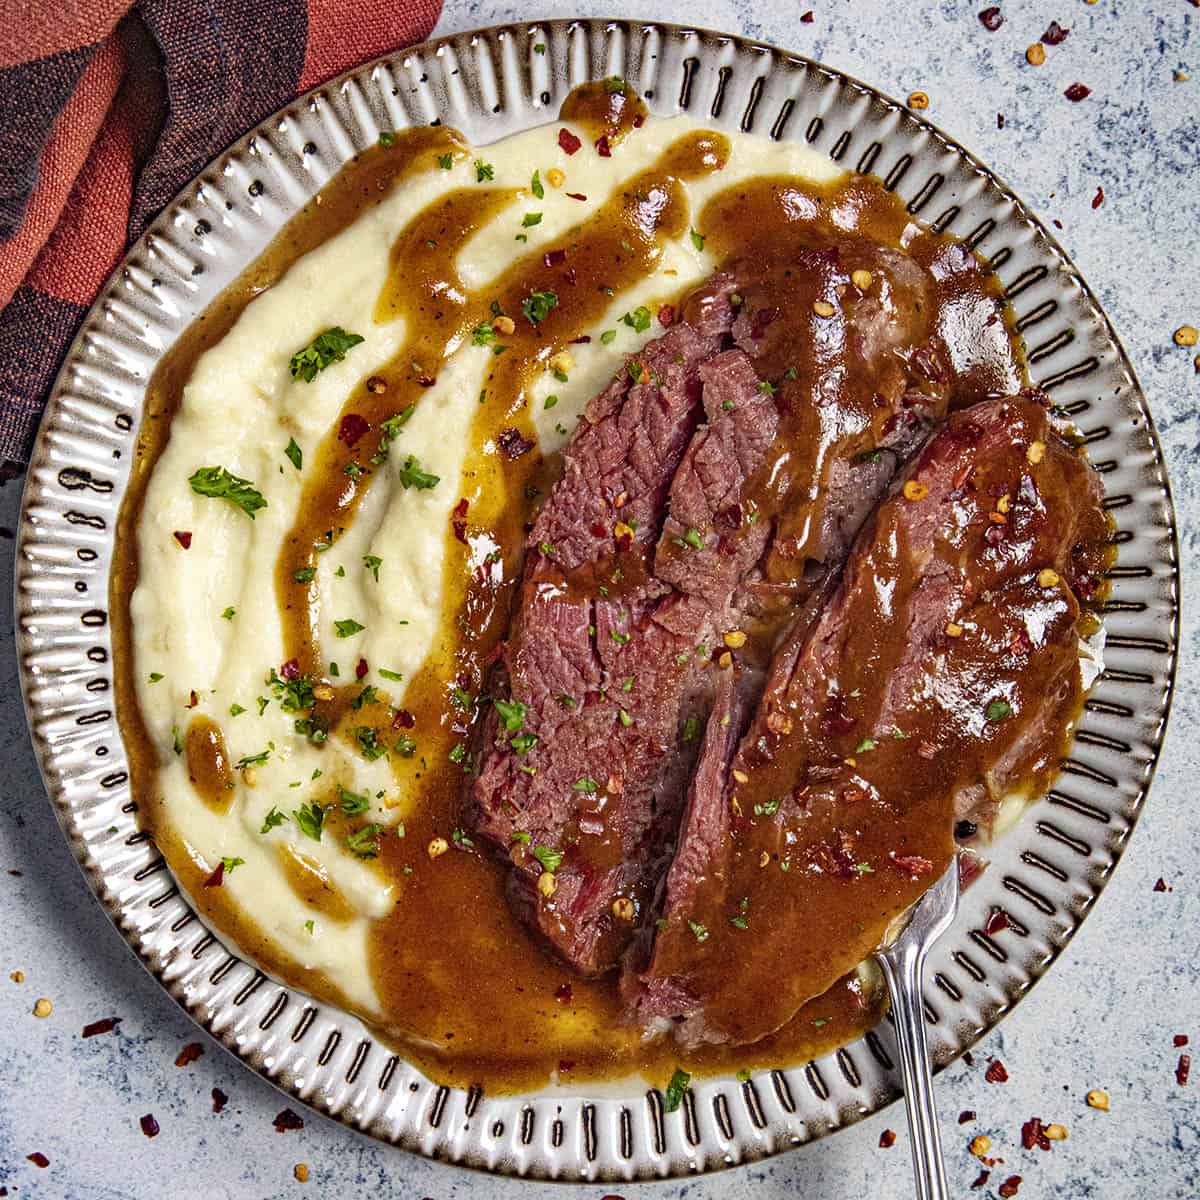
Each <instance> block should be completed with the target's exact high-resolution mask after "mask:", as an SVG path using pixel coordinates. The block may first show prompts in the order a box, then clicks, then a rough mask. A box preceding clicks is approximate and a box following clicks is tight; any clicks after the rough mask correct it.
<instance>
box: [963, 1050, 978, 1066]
mask: <svg viewBox="0 0 1200 1200" xmlns="http://www.w3.org/2000/svg"><path fill="white" fill-rule="evenodd" d="M963 1062H964V1063H966V1065H967V1066H968V1067H973V1066H974V1065H975V1055H973V1054H972V1053H971V1052H970V1050H964V1051H963Z"/></svg>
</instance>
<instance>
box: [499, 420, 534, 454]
mask: <svg viewBox="0 0 1200 1200" xmlns="http://www.w3.org/2000/svg"><path fill="white" fill-rule="evenodd" d="M496 441H497V442H499V443H500V449H501V450H503V451H504V453H505V455H506V457H508V458H509V459H510V460H512V461H513V462H515V461H516V460H517V459H518V458H520V457H521V456H522V455H525V454H528V453H529V451H530V450H532V449H533V443H532V442H531V441H530V440H529V439H528V438H527V437H523V436H522V434H521V431H520V430H519V429H515V428H509V429H502V430H500V435H499V437H497V438H496Z"/></svg>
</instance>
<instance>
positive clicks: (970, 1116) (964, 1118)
mask: <svg viewBox="0 0 1200 1200" xmlns="http://www.w3.org/2000/svg"><path fill="white" fill-rule="evenodd" d="M975 1115H976V1114H975V1110H974V1109H973V1108H964V1109H963V1110H962V1112H960V1113H959V1114H958V1123H959V1124H960V1125H965V1124H966V1123H967V1122H968V1121H973V1120H975Z"/></svg>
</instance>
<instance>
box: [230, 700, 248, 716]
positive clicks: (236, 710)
mask: <svg viewBox="0 0 1200 1200" xmlns="http://www.w3.org/2000/svg"><path fill="white" fill-rule="evenodd" d="M245 711H246V710H245V709H244V708H243V707H242V706H241V705H240V704H238V703H236V702H234V703H233V704H231V705H230V706H229V715H230V716H231V717H240V716H241V715H242V713H244V712H245Z"/></svg>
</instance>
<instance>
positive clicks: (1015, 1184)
mask: <svg viewBox="0 0 1200 1200" xmlns="http://www.w3.org/2000/svg"><path fill="white" fill-rule="evenodd" d="M1020 1190H1021V1177H1020V1175H1010V1176H1009V1177H1008V1178H1007V1179H1006V1180H1005V1181H1004V1182H1003V1183H1002V1184H1001V1185H1000V1195H1001V1196H1003V1197H1004V1200H1009V1197H1010V1196H1015V1195H1016V1194H1017V1193H1018V1192H1019V1191H1020Z"/></svg>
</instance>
